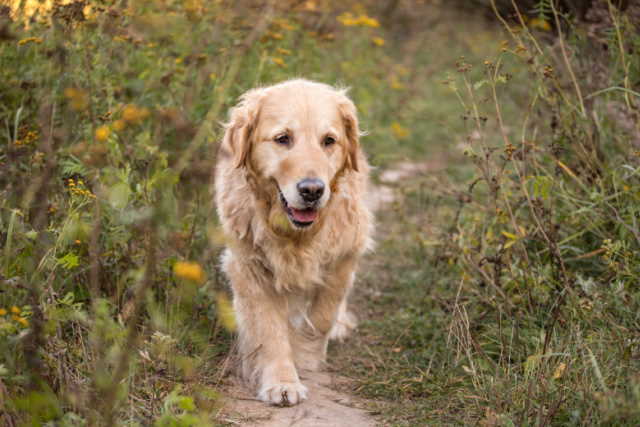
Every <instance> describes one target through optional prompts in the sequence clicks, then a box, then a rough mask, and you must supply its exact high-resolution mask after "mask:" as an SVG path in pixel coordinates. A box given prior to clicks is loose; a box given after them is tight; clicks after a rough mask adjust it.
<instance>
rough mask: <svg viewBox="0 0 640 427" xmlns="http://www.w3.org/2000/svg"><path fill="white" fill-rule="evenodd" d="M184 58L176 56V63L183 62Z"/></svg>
mask: <svg viewBox="0 0 640 427" xmlns="http://www.w3.org/2000/svg"><path fill="white" fill-rule="evenodd" d="M182 61H183V59H182V58H176V60H175V63H176V65H177V64H182Z"/></svg>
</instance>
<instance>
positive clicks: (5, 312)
mask: <svg viewBox="0 0 640 427" xmlns="http://www.w3.org/2000/svg"><path fill="white" fill-rule="evenodd" d="M5 314H7V310H6V309H4V308H0V316H4V315H5Z"/></svg>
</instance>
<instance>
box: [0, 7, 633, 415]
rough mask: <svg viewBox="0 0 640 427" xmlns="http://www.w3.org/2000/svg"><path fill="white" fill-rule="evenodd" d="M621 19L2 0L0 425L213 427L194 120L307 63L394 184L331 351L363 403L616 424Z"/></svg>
mask: <svg viewBox="0 0 640 427" xmlns="http://www.w3.org/2000/svg"><path fill="white" fill-rule="evenodd" d="M639 25H640V5H638V3H637V2H634V1H631V0H629V1H620V0H611V1H608V0H590V1H586V0H585V1H564V0H559V1H553V0H517V1H509V0H496V1H491V0H474V1H462V0H457V1H450V2H444V1H437V0H430V1H429V0H424V1H418V0H415V1H408V0H385V1H373V0H370V1H358V2H356V1H350V0H342V1H339V2H338V1H334V0H325V1H321V0H317V1H312V0H308V1H303V0H297V1H277V2H276V1H273V2H266V1H251V0H241V1H226V0H215V1H201V0H186V1H177V0H146V1H142V0H141V1H109V0H104V1H98V0H87V1H76V2H72V1H55V0H48V1H43V2H38V1H31V0H30V1H26V0H25V1H21V0H0V141H1V143H0V196H1V197H0V253H1V255H0V423H2V424H3V425H9V426H13V425H25V424H26V425H29V424H30V425H42V424H45V423H49V424H48V425H74V426H75V425H109V426H110V425H150V424H156V425H185V426H186V425H211V424H218V423H220V424H224V423H225V422H227V421H225V420H228V419H229V417H228V416H226V415H225V417H222V416H221V414H222V413H223V412H224V411H223V410H222V405H223V404H222V396H223V395H224V387H225V381H226V380H225V375H226V373H227V370H228V369H227V365H228V362H227V358H226V356H227V355H228V354H229V352H230V349H231V346H232V333H233V328H234V321H233V313H232V310H231V308H230V303H229V296H228V293H227V288H226V285H225V283H224V281H223V279H222V278H221V277H220V275H219V272H218V270H217V256H218V253H219V251H220V250H221V248H222V247H223V246H224V236H223V235H222V233H221V231H220V229H219V228H218V224H217V220H216V218H215V208H214V206H213V205H212V201H211V194H210V181H211V172H212V167H213V164H214V157H215V154H214V153H215V143H216V141H217V140H218V139H219V137H220V132H221V127H220V126H219V123H220V122H222V121H224V120H225V118H226V116H225V114H226V110H227V109H228V108H229V107H230V106H231V105H233V104H234V102H235V100H236V98H237V96H238V95H239V94H241V93H242V92H244V91H245V90H247V89H249V88H251V87H255V86H257V85H260V84H269V83H273V82H277V81H281V80H284V79H287V78H292V77H305V78H309V79H316V80H320V81H324V82H327V83H330V84H337V85H345V86H349V87H351V91H350V94H351V96H352V98H353V99H354V101H355V102H356V104H357V106H358V108H359V114H360V116H361V120H362V123H363V127H364V128H365V129H366V130H367V131H368V136H366V137H365V138H364V139H363V146H364V148H365V150H366V151H367V153H368V155H369V158H370V160H371V162H372V163H373V164H374V165H375V166H376V167H377V169H376V170H375V171H374V177H373V181H374V183H375V184H376V185H375V186H374V188H373V191H374V192H376V193H380V194H382V193H384V194H391V196H389V197H387V198H386V201H385V203H384V204H383V206H382V208H381V209H380V211H379V214H378V221H379V230H380V231H379V232H378V235H377V240H378V242H379V243H378V249H377V251H376V253H374V254H372V255H370V256H369V257H368V259H367V260H366V262H365V263H364V265H363V266H362V269H361V270H362V274H361V279H360V283H359V291H358V292H356V295H355V298H354V299H355V301H354V302H355V307H356V311H357V312H358V313H359V315H360V317H361V320H362V324H361V325H362V326H361V329H360V331H359V332H358V333H357V334H356V336H355V337H354V338H352V339H351V340H350V341H348V342H347V343H345V344H341V345H335V346H333V347H332V348H331V354H330V360H332V361H333V362H332V365H333V367H334V368H335V369H336V370H337V371H339V372H340V373H341V374H343V375H347V376H349V377H350V378H351V379H352V382H351V383H350V384H352V386H350V387H351V389H350V391H351V392H353V393H357V394H358V395H360V396H362V397H364V398H367V399H368V400H367V402H368V403H367V405H369V406H370V409H371V410H372V411H373V412H374V413H376V414H378V417H379V421H380V423H382V424H384V425H421V424H480V425H487V426H494V425H495V426H497V425H585V424H589V425H590V424H602V425H637V424H638V423H639V422H640V374H639V372H640V370H639V368H640V366H639V365H640V323H639V322H640V320H639V318H638V313H640V289H638V283H639V279H640V259H639V256H640V255H639V254H640V252H639V251H638V250H639V249H640V248H639V245H640V229H639V228H638V221H639V220H640V218H639V216H638V213H639V209H640V203H639V199H640V178H639V172H640V169H639V168H640V125H639V123H640V117H638V116H639V103H640V60H639V55H638V52H639V51H640V32H639V28H640V27H639ZM385 174H386V175H385Z"/></svg>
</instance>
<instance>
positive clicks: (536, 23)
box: [529, 18, 551, 31]
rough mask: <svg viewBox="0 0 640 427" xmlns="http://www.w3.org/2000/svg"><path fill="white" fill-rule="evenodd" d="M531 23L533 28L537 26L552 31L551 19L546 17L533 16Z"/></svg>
mask: <svg viewBox="0 0 640 427" xmlns="http://www.w3.org/2000/svg"><path fill="white" fill-rule="evenodd" d="M529 25H530V26H531V28H537V29H539V30H542V31H551V24H549V21H547V20H544V19H540V18H533V19H532V20H531V22H529Z"/></svg>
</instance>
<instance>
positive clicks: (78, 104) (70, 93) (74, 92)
mask: <svg viewBox="0 0 640 427" xmlns="http://www.w3.org/2000/svg"><path fill="white" fill-rule="evenodd" d="M64 96H65V97H66V98H68V99H69V101H70V102H71V108H72V109H74V110H76V111H82V110H84V109H85V108H87V106H88V105H89V95H87V93H86V92H85V91H83V90H82V89H78V88H75V87H68V88H66V89H65V90H64Z"/></svg>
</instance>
